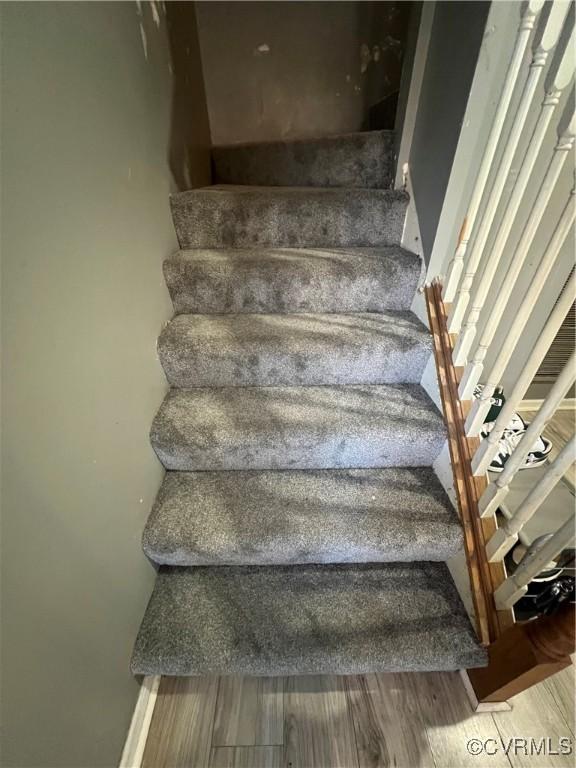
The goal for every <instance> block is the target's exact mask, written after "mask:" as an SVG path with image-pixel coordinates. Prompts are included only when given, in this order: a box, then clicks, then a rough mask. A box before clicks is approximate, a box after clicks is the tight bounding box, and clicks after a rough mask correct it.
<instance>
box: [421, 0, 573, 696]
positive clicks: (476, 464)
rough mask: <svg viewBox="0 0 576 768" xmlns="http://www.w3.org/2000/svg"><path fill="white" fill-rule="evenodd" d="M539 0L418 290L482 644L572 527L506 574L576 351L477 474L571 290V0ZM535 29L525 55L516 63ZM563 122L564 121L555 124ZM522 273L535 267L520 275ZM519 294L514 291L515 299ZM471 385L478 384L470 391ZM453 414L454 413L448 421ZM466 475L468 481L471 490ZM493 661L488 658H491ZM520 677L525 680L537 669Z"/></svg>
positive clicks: (560, 472) (550, 485) (534, 510)
mask: <svg viewBox="0 0 576 768" xmlns="http://www.w3.org/2000/svg"><path fill="white" fill-rule="evenodd" d="M543 5H544V4H543V3H540V2H529V3H527V5H526V7H525V9H524V11H523V14H522V17H521V20H520V25H519V30H518V34H517V38H516V41H515V43H514V49H513V51H512V55H511V59H510V64H509V67H508V71H507V73H506V75H505V77H504V80H503V83H502V90H501V96H500V100H499V103H498V106H497V108H496V113H495V117H494V120H493V122H492V127H491V130H490V132H489V136H488V139H487V141H486V146H485V148H484V152H483V157H482V161H481V164H480V169H479V171H478V174H477V177H476V179H475V181H474V184H473V188H472V192H471V196H470V201H469V205H468V209H467V213H466V216H465V218H464V222H463V225H462V228H461V231H460V235H459V239H458V243H457V245H456V248H455V252H454V256H453V257H452V258H451V259H450V262H449V264H447V265H446V267H445V268H444V269H443V270H442V272H443V273H444V274H445V277H444V276H443V275H442V274H438V275H430V274H429V275H428V283H429V287H428V288H427V289H426V297H427V302H428V309H429V314H430V318H431V326H432V331H433V334H434V335H435V337H436V336H438V337H439V339H441V343H440V341H438V342H437V343H436V340H435V355H436V362H437V367H438V373H439V384H440V389H441V396H442V401H443V404H444V411H445V415H446V417H447V422H448V428H449V434H450V431H451V430H455V431H456V432H458V430H460V431H461V434H459V435H457V439H453V443H454V445H456V444H457V443H458V440H459V441H460V445H462V446H463V449H462V450H461V451H460V453H459V454H458V457H457V459H456V460H455V453H454V451H453V450H452V447H451V451H450V452H451V459H452V468H453V472H454V487H455V489H456V492H457V494H458V495H459V506H460V510H461V511H462V510H463V509H465V510H466V514H467V515H468V517H467V518H466V519H464V518H463V523H464V526H465V533H467V535H466V536H465V541H466V547H467V559H468V565H469V571H470V583H471V588H472V592H473V597H474V606H475V610H476V613H477V616H476V618H477V624H478V628H479V634H480V637H481V639H483V640H485V639H486V638H488V641H487V644H490V647H491V648H492V644H496V643H499V645H498V648H503V649H506V648H508V644H507V642H506V641H502V642H500V641H499V638H500V637H502V636H503V635H506V633H510V632H512V627H511V624H512V623H513V621H514V618H513V608H514V605H515V604H516V603H517V602H518V600H520V599H521V598H522V596H523V595H525V594H526V591H527V589H528V585H529V584H530V582H531V580H532V579H534V577H535V576H537V575H538V574H539V573H540V572H541V571H542V570H543V568H545V567H546V566H547V564H549V563H550V562H551V561H553V560H554V559H555V558H557V557H558V555H559V554H560V553H561V552H562V551H563V550H565V549H566V548H567V547H570V546H573V544H574V540H575V522H574V519H573V517H572V515H571V512H572V511H573V510H568V519H567V520H566V521H565V522H564V523H563V524H562V525H561V526H560V527H559V528H558V530H555V531H550V534H551V535H550V536H549V538H548V539H547V540H546V542H545V543H544V545H543V546H541V547H540V548H539V549H538V550H537V551H536V552H535V553H530V554H529V556H526V557H525V558H524V559H523V560H521V562H520V564H519V565H518V566H517V567H516V568H515V570H514V571H513V572H512V573H511V574H510V575H508V573H507V571H506V565H505V558H506V556H507V555H508V553H509V552H510V551H511V550H512V549H513V548H514V546H515V545H516V543H517V542H518V541H519V539H520V540H522V537H523V532H524V530H525V527H526V525H527V524H528V523H529V522H530V520H531V519H532V518H533V517H534V516H535V515H538V511H539V510H540V508H541V505H542V503H543V502H544V501H545V500H546V498H547V497H548V496H549V494H550V493H551V492H552V491H553V489H554V488H555V486H556V485H557V484H558V483H559V482H560V481H561V480H562V478H563V477H564V475H565V473H566V472H567V470H569V468H570V466H571V465H572V464H573V463H574V461H575V460H576V439H575V438H574V436H573V437H572V438H571V439H570V440H569V441H568V442H567V444H566V445H565V446H564V447H562V449H561V450H560V453H559V454H558V456H557V457H556V458H555V460H554V461H553V462H551V463H547V464H546V468H545V471H544V473H543V474H542V475H541V476H540V473H539V479H538V482H535V483H534V486H533V487H532V488H531V490H530V491H529V492H528V493H526V494H525V498H524V499H523V501H522V502H521V504H520V506H519V507H518V509H517V510H516V511H515V512H514V513H513V514H510V513H509V512H508V511H506V515H498V514H497V513H498V511H499V510H500V509H501V507H502V504H503V502H504V500H505V499H506V497H507V495H508V494H509V491H510V487H511V484H512V483H513V481H514V479H515V477H516V476H517V473H518V472H519V471H520V470H522V468H523V467H524V466H525V465H526V460H527V458H528V456H529V454H530V452H531V451H532V450H533V447H534V444H535V442H536V441H537V440H538V438H539V437H540V435H541V434H542V432H543V430H544V429H545V428H546V426H547V424H548V423H549V421H550V420H551V419H552V418H553V417H554V415H555V413H556V411H557V409H558V408H559V406H560V405H561V403H562V401H563V400H564V399H565V398H566V396H567V394H568V392H569V390H570V388H571V387H572V386H574V384H575V382H576V355H575V353H574V352H573V353H572V355H571V357H570V359H569V360H568V362H567V363H566V364H565V366H564V368H563V370H562V372H561V373H560V374H559V375H558V377H557V380H556V381H555V383H554V385H553V386H552V388H551V390H550V392H549V393H548V395H547V396H546V397H545V399H544V400H543V402H542V404H541V406H540V408H539V409H538V412H537V414H536V416H535V417H534V418H533V420H532V422H531V424H530V425H529V426H528V428H527V430H526V431H525V433H524V434H523V436H522V437H521V439H519V440H517V441H516V440H515V441H514V442H515V443H517V444H516V445H515V446H514V443H511V441H510V440H509V439H508V440H507V441H505V443H504V445H505V448H506V450H507V451H508V454H509V455H508V457H507V460H506V462H505V464H504V468H503V471H502V472H501V473H499V474H498V475H494V474H493V473H489V475H488V476H487V471H488V469H489V467H490V466H491V463H492V462H493V461H494V459H495V458H496V457H497V455H498V454H499V452H500V451H501V450H502V442H501V441H502V440H503V438H506V436H507V429H508V427H509V425H510V422H511V419H512V417H513V416H514V414H515V412H516V410H518V409H519V407H520V406H521V403H522V400H523V398H524V397H525V396H526V393H527V391H528V388H529V386H530V384H531V383H532V381H533V379H534V376H535V374H536V373H537V371H538V369H539V367H540V365H541V363H542V361H543V360H544V358H545V356H546V354H547V352H548V350H549V348H550V345H551V343H552V341H553V340H554V338H555V337H556V334H557V333H558V331H559V329H560V327H561V325H562V323H563V321H564V319H565V317H566V315H567V314H568V312H569V310H570V308H571V307H572V305H573V303H574V301H575V298H576V270H575V269H574V268H573V269H572V272H571V274H570V276H569V278H568V280H567V281H566V282H564V281H565V272H564V277H562V276H561V274H560V272H561V271H562V270H561V269H560V267H561V259H562V254H563V253H565V250H564V249H565V248H566V246H567V245H570V243H572V242H573V240H572V238H573V236H574V222H575V219H576V205H575V200H576V197H575V190H574V188H572V190H571V192H570V194H569V195H568V199H565V200H564V202H563V203H560V205H559V204H558V200H559V194H561V189H562V187H561V185H560V180H561V178H565V174H566V172H567V167H569V166H568V158H569V157H571V158H572V164H573V162H574V159H573V149H574V144H575V134H576V119H575V117H574V115H573V113H572V112H573V104H571V103H570V100H569V99H568V101H567V100H566V99H565V98H564V97H565V96H566V94H567V93H568V90H567V89H568V87H569V86H570V84H571V83H572V81H573V78H574V70H575V61H574V45H575V35H574V16H573V12H570V13H569V12H568V11H569V8H570V4H568V3H565V2H562V1H561V0H554V2H552V3H549V4H547V7H546V9H545V10H543ZM533 37H534V38H535V39H534V41H533V42H532V46H533V55H532V57H531V61H530V63H529V65H528V66H526V64H525V63H524V62H525V60H527V57H526V54H527V53H528V50H529V46H530V44H531V40H532V38H533ZM551 57H552V61H551V62H550V61H549V59H550V58H551ZM547 64H548V65H549V66H548V69H547V70H546V72H545V69H546V65H547ZM544 76H545V77H546V82H547V83H548V84H549V87H548V89H547V91H546V93H545V96H544V98H543V100H541V103H540V105H539V106H538V105H537V102H536V94H537V91H538V87H539V86H541V82H542V79H543V77H544ZM566 101H567V103H568V115H566V110H564V114H562V115H559V113H560V112H561V111H562V110H561V109H559V105H560V104H562V103H563V102H566ZM535 102H536V106H533V105H534V103H535ZM514 105H516V106H514ZM535 109H536V110H538V111H537V113H536V119H535V122H534V120H533V118H534V117H535ZM566 118H567V119H566ZM566 122H567V123H568V125H567V127H562V125H565V124H566ZM531 124H533V125H534V128H533V129H531V135H530V137H529V140H528V142H527V144H526V147H525V148H523V142H522V138H523V136H524V135H525V134H526V133H527V131H528V130H530V127H529V126H530V125H531ZM507 127H508V129H507V130H506V128H507ZM554 127H555V128H556V132H557V134H558V139H557V141H556V143H555V145H554V147H553V149H552V151H551V153H550V149H548V148H547V146H548V145H549V142H548V141H547V137H548V135H549V133H550V130H551V129H553V128H554ZM519 153H522V154H521V158H520V162H518V161H517V156H518V154H519ZM515 161H516V163H517V167H518V169H519V172H518V175H517V176H516V177H515V178H514V177H513V174H512V173H511V171H512V168H513V163H514V162H515ZM542 168H544V170H543V171H542V170H541V169H542ZM535 177H537V178H536V179H535ZM507 186H509V187H511V190H510V192H509V194H505V190H506V188H507ZM530 188H531V189H532V190H534V189H536V190H537V192H536V195H535V197H534V196H533V193H532V195H530V194H529V190H530ZM532 198H533V201H532ZM556 210H558V213H557V214H556V215H554V212H555V211H556ZM550 222H552V223H550ZM513 233H520V234H519V236H518V235H514V236H515V237H517V241H516V244H515V245H513V246H512V247H511V246H510V243H511V240H512V237H511V236H512V234H513ZM537 237H538V242H542V241H543V242H547V245H546V246H545V247H544V248H542V249H541V253H540V254H538V257H537V258H538V261H539V263H538V265H537V268H536V270H535V272H533V264H530V261H531V260H532V261H534V259H533V256H532V252H533V250H534V247H533V244H534V242H535V240H536V238H537ZM469 245H470V247H469ZM573 250H574V249H573V246H572V252H573ZM504 254H507V256H509V259H508V265H507V266H506V265H504V264H503V255H504ZM563 263H564V267H563V269H565V262H563ZM530 275H533V277H532V278H531V279H529V280H527V278H528V277H529V276H530ZM526 282H528V285H527V287H526V289H525V290H524V294H523V297H522V300H521V302H520V303H519V304H518V307H519V308H518V309H517V310H516V311H515V313H514V314H513V315H512V318H511V319H508V318H509V316H510V315H511V306H512V305H511V299H512V297H513V295H514V293H515V292H516V293H518V291H517V286H518V285H519V283H520V284H525V283H526ZM555 282H556V283H558V290H557V292H556V294H555V296H554V298H556V302H555V304H554V306H553V308H552V310H551V311H550V313H549V316H548V318H547V320H546V321H545V322H544V324H543V327H542V330H541V331H540V333H539V334H538V336H537V338H535V339H533V340H532V339H531V340H530V343H531V349H530V352H529V354H528V357H527V360H526V362H525V363H524V364H523V366H522V368H521V370H519V371H518V372H517V374H516V377H515V382H514V384H513V385H512V387H511V391H510V392H506V393H505V395H506V400H505V403H504V405H503V407H502V409H501V411H500V413H499V415H498V417H497V418H496V421H495V423H494V424H492V425H491V429H490V431H489V432H488V434H487V436H486V437H484V438H483V439H480V437H479V433H480V430H481V429H482V427H483V424H484V422H485V420H486V417H487V414H488V412H489V410H490V408H491V405H492V399H493V397H494V394H495V392H496V390H497V388H498V387H499V386H500V385H501V382H502V380H503V378H504V377H505V374H508V373H509V371H510V366H511V365H512V361H513V359H514V354H515V352H516V350H517V347H518V344H519V342H520V340H525V339H526V333H527V328H528V329H530V327H531V326H530V323H529V321H530V320H531V319H533V318H534V317H539V316H541V315H542V301H543V293H544V290H546V295H547V297H548V300H550V294H551V291H552V286H553V285H554V283H555ZM517 299H518V296H517V295H516V296H514V300H515V302H516V301H517ZM514 306H516V304H515V305H514ZM534 313H539V315H535V314H534ZM499 332H500V333H499ZM532 335H535V334H532ZM447 348H448V349H447ZM451 376H452V377H453V379H454V382H455V383H454V384H453V385H452V387H450V386H448V384H449V381H450V377H451ZM456 382H457V384H456ZM479 384H481V385H482V387H481V388H480V390H479V394H476V392H477V391H478V390H476V388H477V386H478V385H479ZM456 387H457V394H456V396H455V395H454V390H455V389H456ZM475 390H476V392H475ZM475 395H476V396H475ZM454 414H456V415H458V414H460V420H459V419H458V418H454ZM450 439H452V438H450ZM450 439H449V444H450ZM462 441H465V442H462ZM456 464H457V466H456ZM467 474H469V476H470V480H471V481H472V484H470V480H468V479H466V478H467ZM462 477H464V480H463V479H462ZM488 477H490V481H489V479H488ZM463 488H467V489H468V490H467V493H466V498H464V495H463V493H462V492H461V491H460V489H463ZM470 488H473V489H474V492H473V494H472V495H473V496H474V498H471V493H470ZM470 534H472V535H470ZM470 542H472V543H470ZM495 569H496V570H495ZM498 616H500V617H502V616H509V617H510V621H507V620H504V621H502V620H500V621H499V620H498V618H497V617H498ZM484 619H486V620H485V621H484ZM506 652H507V651H506ZM494 663H497V664H500V663H501V659H500V660H499V661H497V662H494ZM491 664H492V660H491ZM547 669H548V667H547ZM542 674H544V673H542ZM481 677H482V689H483V695H484V694H486V695H485V700H486V701H494V700H495V699H494V695H496V694H494V691H492V693H490V692H488V693H490V695H488V693H486V690H485V689H486V685H487V683H486V681H487V680H488V679H489V677H490V675H489V674H488V675H485V674H484V675H482V676H481ZM528 678H530V679H531V681H532V683H533V682H536V681H537V680H538V679H539V674H535V675H531V676H530V675H528ZM528 678H527V679H528ZM471 679H472V677H471ZM479 679H480V678H479ZM540 679H541V678H540ZM488 687H489V686H488ZM512 687H513V688H514V686H512ZM502 690H504V688H503V689H502Z"/></svg>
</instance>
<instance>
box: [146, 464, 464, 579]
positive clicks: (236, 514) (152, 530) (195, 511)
mask: <svg viewBox="0 0 576 768" xmlns="http://www.w3.org/2000/svg"><path fill="white" fill-rule="evenodd" d="M143 545H144V551H145V552H146V554H147V555H148V556H149V557H150V558H151V560H153V561H155V562H157V563H160V564H161V565H199V566H202V565H274V564H278V565H291V564H295V563H370V562H392V561H406V562H408V561H413V560H441V561H444V560H447V559H448V558H450V557H452V556H453V555H455V554H457V553H458V552H460V551H461V550H462V545H463V539H462V528H461V525H460V522H459V520H458V517H457V515H456V512H455V511H454V508H453V507H452V505H451V503H450V501H449V499H448V497H447V496H446V493H445V491H444V489H443V488H442V486H441V485H440V483H439V482H438V480H437V478H436V476H435V474H434V471H433V470H432V469H431V468H429V467H413V468H398V467H391V468H388V469H349V470H335V469H332V470H308V471H303V470H283V471H270V470H269V471H260V472H254V471H252V472H242V471H237V472H167V473H166V476H165V478H164V482H163V484H162V487H161V488H160V491H159V493H158V497H157V499H156V503H155V504H154V507H153V509H152V513H151V515H150V517H149V519H148V523H147V525H146V528H145V530H144V536H143Z"/></svg>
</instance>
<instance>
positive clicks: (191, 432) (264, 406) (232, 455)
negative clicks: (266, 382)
mask: <svg viewBox="0 0 576 768" xmlns="http://www.w3.org/2000/svg"><path fill="white" fill-rule="evenodd" d="M150 438H151V442H152V446H153V447H154V450H155V451H156V453H157V455H158V458H159V459H160V461H161V462H162V463H163V464H164V466H165V467H166V468H167V469H180V470H210V469H338V468H344V467H346V468H368V467H389V466H430V465H432V463H433V461H434V460H435V459H436V457H437V456H438V454H439V453H440V450H441V448H442V445H443V443H444V440H445V438H446V433H445V428H444V423H443V420H442V417H441V415H440V413H439V412H438V410H437V409H436V407H435V406H434V405H433V403H432V401H431V400H430V398H429V397H428V395H427V394H426V393H425V392H424V390H423V389H422V388H421V387H420V386H419V385H417V384H402V385H396V384H381V385H353V386H322V387H222V388H198V389H171V390H170V392H169V393H168V395H167V396H166V398H165V399H164V402H163V403H162V405H161V406H160V409H159V411H158V413H157V414H156V416H155V418H154V421H153V424H152V429H151V433H150Z"/></svg>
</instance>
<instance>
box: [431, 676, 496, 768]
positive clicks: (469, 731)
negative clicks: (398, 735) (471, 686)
mask: <svg viewBox="0 0 576 768" xmlns="http://www.w3.org/2000/svg"><path fill="white" fill-rule="evenodd" d="M418 677H419V679H418V682H417V686H418V698H419V703H420V709H421V715H422V717H423V719H424V723H425V728H426V735H427V737H428V742H429V744H430V749H431V751H432V754H433V756H434V762H435V764H436V766H437V768H486V766H491V767H494V768H496V767H497V766H502V768H509V767H510V762H509V760H508V758H507V757H506V755H505V754H504V752H503V751H502V750H500V749H499V750H498V751H497V752H496V754H494V755H489V754H486V753H483V754H482V755H473V754H470V751H469V749H468V747H467V745H468V743H469V741H470V740H471V739H479V740H480V741H481V742H483V743H484V742H485V741H486V740H487V739H495V740H496V743H499V740H500V734H499V732H498V728H497V727H496V724H495V723H494V720H493V719H492V715H491V714H474V712H472V708H471V706H470V703H469V701H468V697H467V695H466V692H465V690H464V686H463V684H462V681H461V680H460V678H459V675H458V673H457V672H428V673H426V674H421V675H419V676H418Z"/></svg>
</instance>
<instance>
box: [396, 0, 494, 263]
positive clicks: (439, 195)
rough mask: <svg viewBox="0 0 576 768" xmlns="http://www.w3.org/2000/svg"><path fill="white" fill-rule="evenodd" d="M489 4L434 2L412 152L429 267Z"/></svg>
mask: <svg viewBox="0 0 576 768" xmlns="http://www.w3.org/2000/svg"><path fill="white" fill-rule="evenodd" d="M489 7H490V3H489V2H437V3H436V9H435V13H434V23H433V26H432V33H431V37H430V45H429V49H428V58H427V61H426V72H425V75H424V80H423V82H422V91H421V96H420V103H419V106H418V113H417V117H416V125H415V128H414V134H413V139H412V146H411V150H410V159H409V165H410V175H411V180H412V188H413V194H414V200H415V204H416V209H417V211H418V221H419V224H420V233H421V237H422V247H423V251H424V258H425V260H426V262H427V263H428V261H429V259H430V255H431V252H432V246H433V244H434V238H435V236H436V229H437V227H438V221H439V219H440V213H441V210H442V204H443V202H444V195H445V193H446V188H447V186H448V180H449V178H450V171H451V168H452V162H453V160H454V154H455V152H456V147H457V144H458V139H459V136H460V129H461V127H462V120H463V117H464V112H465V110H466V105H467V102H468V94H469V92H470V86H471V84H472V78H473V77H474V70H475V68H476V61H477V58H478V52H479V50H480V45H481V43H482V38H483V35H484V27H485V23H486V17H487V14H488V10H489Z"/></svg>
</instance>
